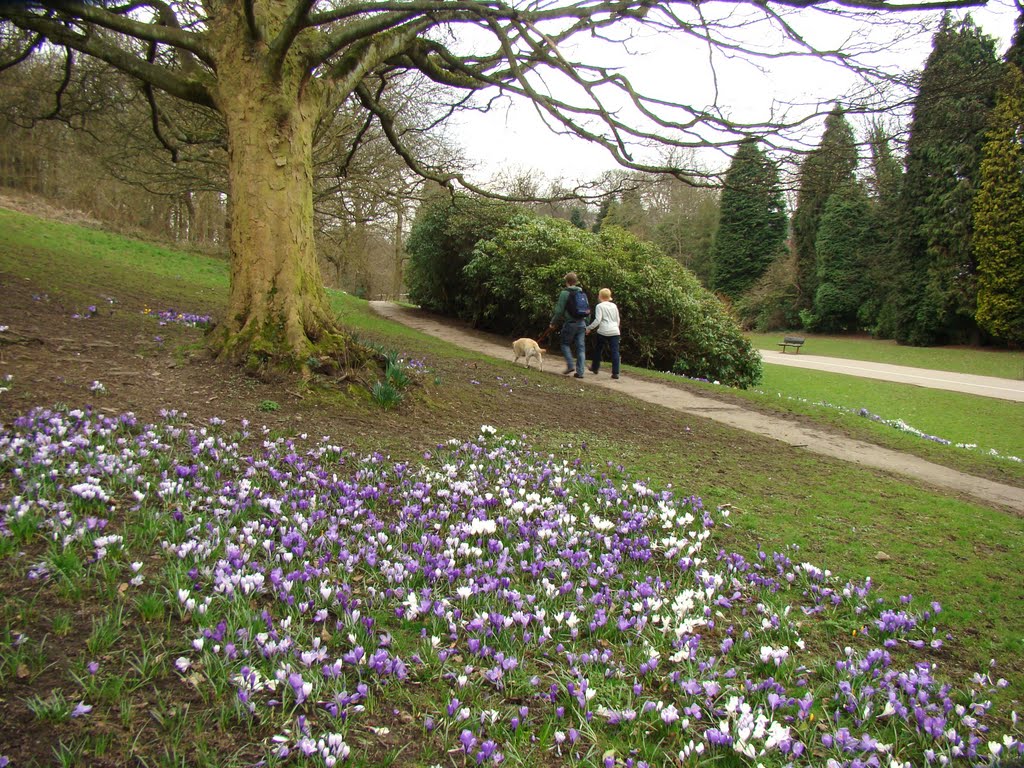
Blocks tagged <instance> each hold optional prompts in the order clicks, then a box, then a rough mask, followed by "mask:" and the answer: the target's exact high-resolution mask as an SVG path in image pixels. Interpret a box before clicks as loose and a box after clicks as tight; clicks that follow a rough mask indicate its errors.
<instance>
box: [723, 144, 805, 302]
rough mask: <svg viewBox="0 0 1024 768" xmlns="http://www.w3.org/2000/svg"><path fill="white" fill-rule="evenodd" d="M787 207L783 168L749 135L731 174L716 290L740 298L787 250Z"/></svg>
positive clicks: (727, 177)
mask: <svg viewBox="0 0 1024 768" xmlns="http://www.w3.org/2000/svg"><path fill="white" fill-rule="evenodd" d="M785 238H786V211H785V200H784V199H783V196H782V188H781V186H780V184H779V169H778V167H777V166H776V164H775V163H774V162H773V161H772V160H771V159H770V158H769V157H768V156H767V155H766V154H765V153H764V152H763V151H762V150H761V149H760V147H758V145H757V141H756V140H754V139H748V140H747V141H744V142H743V143H741V144H740V146H739V148H738V149H737V151H736V155H735V156H734V157H733V159H732V163H731V164H730V166H729V170H728V171H727V172H726V174H725V187H724V189H723V190H722V198H721V218H720V221H719V227H718V232H717V234H716V235H715V241H714V244H713V245H712V248H711V269H712V273H711V286H712V289H713V290H715V291H717V292H719V293H722V294H725V295H726V296H728V297H730V298H733V299H736V298H738V297H739V296H740V295H741V294H743V292H744V291H746V290H747V289H748V288H749V287H750V286H751V285H753V283H754V282H755V281H756V280H757V279H758V278H759V277H760V276H761V275H762V274H764V271H765V270H766V269H767V268H768V265H769V264H771V263H772V260H773V259H774V258H775V257H776V256H778V255H779V253H781V251H782V249H783V244H784V241H785Z"/></svg>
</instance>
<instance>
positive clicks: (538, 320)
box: [409, 208, 761, 387]
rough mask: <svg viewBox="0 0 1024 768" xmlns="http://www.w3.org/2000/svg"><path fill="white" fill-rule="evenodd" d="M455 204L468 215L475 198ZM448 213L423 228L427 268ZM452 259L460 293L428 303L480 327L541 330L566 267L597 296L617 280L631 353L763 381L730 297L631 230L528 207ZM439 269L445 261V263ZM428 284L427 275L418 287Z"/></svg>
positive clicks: (626, 351)
mask: <svg viewBox="0 0 1024 768" xmlns="http://www.w3.org/2000/svg"><path fill="white" fill-rule="evenodd" d="M449 210H452V212H453V217H454V218H459V219H460V220H461V221H462V223H463V224H465V221H464V220H462V219H461V217H462V216H463V215H464V213H465V211H466V209H465V208H463V209H461V210H457V209H454V208H450V209H449ZM443 218H444V213H443V211H439V210H434V211H432V212H429V213H425V214H424V215H422V216H421V217H420V219H419V220H418V221H417V224H416V227H415V228H414V233H413V237H412V238H411V239H410V245H409V248H410V256H411V258H412V259H413V261H415V262H417V263H419V264H420V265H421V267H419V269H421V270H422V271H423V272H427V271H428V270H424V269H423V268H422V265H423V264H425V263H426V262H430V261H432V260H434V259H443V256H442V255H441V252H442V250H443V246H441V245H440V244H438V243H436V242H433V241H432V240H431V235H432V233H433V232H447V231H450V227H445V226H439V225H438V220H439V219H443ZM420 222H429V223H430V224H429V226H430V231H425V230H420ZM491 223H493V219H489V220H488V223H487V224H485V225H481V226H477V227H474V226H472V225H471V226H469V227H468V228H467V229H466V231H467V232H468V231H481V230H482V229H484V228H486V227H487V226H490V224H491ZM417 230H419V231H417ZM428 243H431V244H430V245H429V246H428ZM449 263H450V264H451V267H449V269H450V270H451V272H450V273H449V274H448V275H447V276H448V278H449V283H448V286H449V287H448V290H449V291H450V292H451V293H450V294H448V295H446V296H445V297H443V300H442V297H426V300H424V298H417V300H418V301H419V303H420V304H421V305H422V306H424V307H428V308H432V309H437V310H439V311H446V310H443V309H441V307H442V306H447V307H451V308H453V309H450V310H447V313H448V314H452V315H454V316H457V317H460V318H462V319H465V320H469V321H471V322H473V323H474V325H475V326H477V327H479V328H483V329H486V330H489V331H493V332H496V333H501V334H505V335H508V336H531V337H533V338H537V337H538V336H540V334H541V333H542V332H543V331H544V329H545V328H546V327H547V324H548V320H549V319H550V317H551V312H552V309H553V306H554V303H555V300H556V299H557V297H558V292H559V290H560V289H561V288H562V285H563V276H564V275H565V273H566V272H576V274H577V275H578V276H579V278H580V282H581V285H582V286H583V289H584V290H585V291H586V292H587V294H588V296H589V297H590V301H591V305H592V306H596V304H597V294H598V291H599V290H600V289H601V288H610V289H611V291H612V294H613V299H614V301H615V303H616V304H617V305H618V307H619V311H620V314H621V315H622V358H623V360H624V361H625V362H628V363H633V364H636V365H640V366H643V367H646V368H654V369H658V370H672V371H675V372H677V373H681V374H683V375H686V376H691V377H694V378H706V379H709V380H714V381H720V382H722V383H724V384H729V385H732V386H740V387H746V386H749V385H751V384H756V383H757V382H758V381H760V378H761V359H760V356H759V355H758V353H757V352H756V351H755V350H754V349H753V348H752V347H751V346H750V343H749V342H748V341H747V340H746V339H745V338H744V337H743V335H742V334H741V333H740V330H739V327H738V326H737V324H736V323H735V321H734V320H733V318H732V317H731V316H730V315H729V314H728V312H726V310H725V308H724V307H723V306H722V304H721V302H720V301H718V299H717V298H715V297H714V296H713V295H712V294H711V293H709V292H708V291H707V290H706V289H704V288H703V287H701V285H700V283H699V282H698V281H697V279H696V277H694V275H693V274H692V273H691V272H689V271H688V270H686V269H685V268H683V267H682V266H680V265H679V263H678V262H676V261H675V260H674V259H671V258H669V257H667V256H665V255H664V254H662V253H661V252H660V251H659V250H658V248H657V247H656V246H654V245H653V244H651V243H647V242H643V241H640V240H638V239H637V238H636V237H634V236H633V235H630V234H629V233H627V232H625V231H624V230H621V229H617V228H614V227H611V228H606V229H604V230H602V231H601V233H600V234H592V233H590V232H586V231H584V230H580V229H578V228H576V227H574V226H573V225H572V224H571V223H570V222H568V221H563V220H560V219H551V218H546V217H537V216H533V215H530V214H520V215H517V216H515V217H513V218H511V219H509V220H508V222H507V224H506V225H505V226H502V227H499V228H496V229H494V230H493V231H492V233H490V234H488V235H487V236H485V237H482V238H480V240H479V241H478V242H477V243H476V247H475V248H474V249H473V251H472V254H471V257H470V258H469V259H468V261H466V260H465V254H464V253H462V254H459V255H458V256H457V257H456V258H455V259H453V260H451V261H450V262H449ZM456 267H459V269H457V268H456ZM430 272H432V273H434V274H441V273H444V269H443V267H442V266H441V264H440V263H439V264H437V265H436V266H435V267H433V268H432V270H430ZM438 282H440V281H438ZM456 283H458V287H457V288H455V287H453V286H455V284H456ZM426 285H427V283H426V281H420V282H419V283H418V286H420V288H418V290H422V289H423V288H424V287H425V286H426ZM453 310H454V311H453Z"/></svg>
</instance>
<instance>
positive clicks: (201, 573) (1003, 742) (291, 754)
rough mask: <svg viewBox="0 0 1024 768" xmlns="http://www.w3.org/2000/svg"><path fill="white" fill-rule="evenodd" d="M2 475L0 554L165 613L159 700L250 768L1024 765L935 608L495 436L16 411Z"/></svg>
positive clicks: (2, 447)
mask: <svg viewBox="0 0 1024 768" xmlns="http://www.w3.org/2000/svg"><path fill="white" fill-rule="evenodd" d="M0 470H2V473H3V475H5V476H6V477H7V478H8V480H7V481H6V482H5V483H4V484H3V485H0V556H3V557H4V558H5V559H6V558H10V557H11V556H12V555H13V554H14V553H15V551H21V550H25V549H26V548H30V551H32V552H36V553H37V555H35V556H34V557H33V562H31V563H30V564H27V565H26V567H25V573H24V577H25V578H26V579H35V580H36V581H37V582H38V584H39V589H42V590H45V589H47V588H48V587H49V582H51V581H53V580H55V579H57V578H58V577H59V571H60V568H61V562H60V558H62V557H63V558H66V557H67V553H68V552H69V551H70V552H77V553H78V555H79V558H80V560H81V562H83V563H85V564H86V565H85V571H84V576H83V578H85V579H88V578H90V576H95V577H97V578H99V577H100V576H101V575H102V576H103V577H104V578H114V579H115V580H119V579H123V581H124V583H125V585H126V593H125V599H126V600H128V599H130V598H131V593H132V590H142V589H150V590H151V589H153V588H155V587H159V588H161V589H163V590H164V593H165V594H166V599H167V601H168V602H169V603H171V604H172V605H173V610H174V611H175V612H176V613H177V615H178V616H179V618H180V619H181V624H180V625H177V624H176V625H175V626H183V627H185V628H186V632H185V635H184V636H182V637H180V638H177V642H176V647H177V648H178V649H179V652H178V653H176V654H172V655H173V656H174V658H168V659H167V660H166V662H165V663H166V665H168V667H169V668H173V673H172V674H173V676H174V679H175V680H176V681H177V682H176V684H178V685H181V686H189V687H194V688H197V689H199V690H201V691H204V692H205V693H206V694H208V695H209V696H210V697H212V698H213V699H215V700H219V701H221V702H222V704H223V705H224V706H228V707H231V708H232V709H233V710H234V713H235V716H236V717H237V718H240V719H241V720H243V721H244V720H245V719H250V720H251V721H252V722H253V723H257V724H258V725H259V727H258V728H254V729H253V730H252V731H251V732H252V733H258V734H261V735H260V736H259V738H260V740H261V748H262V750H263V754H264V755H265V763H266V764H267V765H310V766H331V765H338V764H344V763H350V764H366V758H365V756H364V755H362V754H361V753H360V750H359V749H358V748H354V747H353V744H354V743H356V740H354V739H353V738H352V734H353V733H355V732H358V733H361V734H366V733H380V734H385V733H387V732H388V729H389V725H388V724H389V723H390V724H393V723H395V722H396V721H397V722H405V723H411V724H412V725H410V726H408V727H411V728H414V729H415V730H416V732H417V733H418V734H419V736H420V738H419V742H418V744H417V745H416V749H417V750H419V751H418V753H416V756H415V757H412V758H409V759H410V760H412V761H413V762H415V763H417V764H425V765H429V764H439V765H440V764H444V765H498V764H502V763H504V764H509V765H548V764H566V765H577V764H578V765H595V766H642V765H651V766H654V765H658V766H667V765H675V766H679V765H681V766H697V765H724V766H761V765H763V766H785V765H792V766H829V767H830V768H831V767H833V766H850V767H851V768H852V767H854V766H887V767H889V766H907V767H910V766H913V767H914V768H917V767H918V766H926V765H965V766H966V765H989V764H995V763H996V762H997V761H1001V762H1002V764H1012V761H1015V760H1020V759H1021V758H1022V756H1024V744H1022V731H1021V725H1020V723H1019V722H1018V720H1017V718H1016V715H1015V714H1011V713H1009V712H993V711H992V705H991V704H990V696H991V694H992V693H993V692H994V691H995V690H996V689H997V688H998V687H999V686H1001V685H1005V681H1001V680H999V679H998V677H997V676H996V675H995V673H994V671H993V670H991V669H986V670H979V671H978V672H977V673H976V674H975V675H974V676H973V677H971V678H969V679H959V680H953V679H948V678H947V676H946V671H945V670H944V669H943V668H942V666H941V665H940V664H939V663H938V660H939V659H940V658H941V652H942V650H943V644H944V643H946V642H948V638H947V637H946V635H945V633H944V631H943V630H942V629H941V607H940V606H939V605H938V603H935V602H925V603H924V604H920V603H919V601H918V600H915V599H913V598H911V597H909V596H907V597H904V598H902V599H900V600H897V601H893V602H888V601H885V600H882V599H880V598H878V597H876V596H875V595H874V594H873V591H872V585H871V583H870V580H868V581H865V582H850V581H846V580H844V579H842V578H840V577H838V576H837V575H835V574H833V573H830V572H829V571H828V570H825V569H823V568H821V567H818V566H816V565H813V564H811V563H807V562H803V561H802V559H801V558H800V556H799V552H797V551H796V550H790V551H786V552H778V553H768V552H757V553H756V554H755V555H754V556H752V557H750V558H745V557H743V556H741V555H739V554H736V553H730V552H726V551H723V550H721V549H720V548H719V547H718V546H717V545H716V543H715V535H716V528H717V527H719V526H721V525H723V524H727V522H728V519H727V512H726V511H722V512H719V511H716V510H710V509H705V508H704V507H703V506H702V503H701V501H700V499H699V498H697V497H694V496H685V495H682V494H679V493H677V492H674V491H672V490H666V489H658V488H652V487H650V485H648V484H647V483H644V482H642V481H637V480H635V479H631V478H630V477H629V476H628V474H627V473H626V472H625V471H623V470H622V469H621V468H617V467H612V466H600V467H595V466H587V465H586V464H585V463H582V462H580V461H578V460H573V461H568V460H565V459H563V458H560V457H559V456H558V455H539V454H536V453H534V452H533V451H531V450H530V448H529V446H527V445H526V444H524V443H523V441H522V440H519V439H515V438H512V437H507V436H501V435H498V434H496V432H495V430H494V429H492V428H490V427H486V426H485V427H483V428H482V429H481V431H480V433H479V434H478V435H477V436H475V437H474V438H472V439H469V440H452V441H450V442H448V443H446V444H444V445H439V446H437V448H436V450H433V451H430V452H429V453H427V454H425V455H423V456H422V457H421V458H420V459H419V460H417V461H415V462H408V461H395V460H391V459H389V458H388V457H387V456H383V455H380V454H371V455H358V454H353V453H350V452H348V451H347V450H345V449H344V448H343V447H342V446H341V445H340V444H339V442H337V441H335V440H332V439H331V438H329V437H321V436H312V435H297V436H295V437H293V438H291V439H286V438H272V437H271V435H270V433H269V431H268V430H265V429H262V430H261V429H255V428H251V427H250V426H249V425H248V424H246V423H244V422H243V423H242V424H241V425H238V426H236V427H232V426H231V425H228V424H226V423H224V422H223V421H221V420H218V419H214V420H212V421H211V422H209V423H206V424H203V425H193V424H190V423H189V421H188V417H187V416H186V415H185V414H183V413H175V412H169V413H167V414H165V418H164V419H163V421H161V422H160V423H158V424H142V423H140V422H139V421H138V420H137V419H136V418H135V417H134V416H133V415H132V414H120V415H116V416H104V415H101V414H99V413H97V412H93V411H91V410H89V409H85V410H72V411H63V412H57V411H50V410H36V411H33V412H32V413H30V414H28V415H26V416H24V417H22V418H19V419H17V420H16V421H15V422H14V423H13V424H12V425H10V426H8V427H6V428H4V429H3V431H2V432H0ZM5 542H6V543H5ZM112 571H113V575H112V576H111V572H112ZM79 662H80V663H81V665H82V666H83V668H86V669H88V674H86V675H82V676H80V677H78V678H76V680H78V684H79V685H80V691H78V692H77V693H76V695H74V696H68V699H69V700H72V699H73V700H74V701H78V702H79V704H78V705H77V709H76V711H77V712H78V713H79V716H80V717H85V718H89V717H96V716H97V709H96V708H95V706H94V704H95V702H94V701H93V698H94V694H95V693H96V691H97V690H98V689H99V686H100V685H101V684H102V678H103V675H104V669H103V664H101V663H98V662H97V660H95V659H90V658H88V651H87V649H86V648H84V647H83V649H82V657H81V659H79ZM88 707H94V708H93V709H91V710H90V709H87V708H88ZM990 723H999V726H998V727H990V725H989V724H990ZM391 727H393V725H392V726H391ZM241 738H246V736H245V735H244V734H243V735H242V736H241ZM360 743H363V742H360ZM0 759H3V756H2V755H0ZM1008 761H1011V762H1008ZM409 764H412V763H409Z"/></svg>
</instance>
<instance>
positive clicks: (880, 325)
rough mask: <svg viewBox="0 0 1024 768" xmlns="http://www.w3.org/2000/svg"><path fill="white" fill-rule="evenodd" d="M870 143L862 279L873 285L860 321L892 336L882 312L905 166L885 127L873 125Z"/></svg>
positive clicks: (890, 282) (889, 276)
mask: <svg viewBox="0 0 1024 768" xmlns="http://www.w3.org/2000/svg"><path fill="white" fill-rule="evenodd" d="M868 144H869V146H870V147H871V170H870V174H869V176H868V178H867V188H868V194H869V197H870V203H871V227H872V230H873V247H871V248H870V249H869V250H867V251H866V253H865V264H864V272H863V274H862V275H861V280H862V281H863V282H864V283H865V284H866V285H867V286H869V287H870V290H869V291H868V293H867V295H866V296H865V299H864V301H863V302H862V304H861V307H860V311H859V312H858V316H857V319H858V324H859V325H860V327H862V328H867V329H870V330H871V332H872V333H873V334H875V335H876V336H882V337H884V338H889V337H891V336H892V323H891V321H890V320H889V319H888V318H887V317H886V316H885V315H884V314H883V313H882V308H883V306H884V305H885V299H886V296H887V294H888V290H889V287H890V286H891V285H892V282H893V281H892V264H893V259H892V251H893V241H892V238H891V237H890V236H889V235H890V234H891V233H892V232H893V231H895V229H896V221H897V217H898V215H899V210H898V207H897V206H898V203H899V194H900V186H901V185H902V183H903V166H902V164H901V163H900V161H899V159H897V158H896V157H895V156H894V155H893V153H892V148H891V147H890V145H889V135H888V132H887V131H886V130H885V128H884V127H883V126H882V125H880V124H876V125H874V126H872V128H871V133H870V137H869V139H868Z"/></svg>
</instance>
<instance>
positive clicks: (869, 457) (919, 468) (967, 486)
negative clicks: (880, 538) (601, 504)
mask: <svg viewBox="0 0 1024 768" xmlns="http://www.w3.org/2000/svg"><path fill="white" fill-rule="evenodd" d="M370 306H371V307H373V309H374V310H375V311H376V312H378V313H379V314H381V315H383V316H384V317H387V318H389V319H391V320H395V321H397V322H399V323H402V324H404V325H407V326H409V327H411V328H415V329H417V330H420V331H423V332H424V333H427V334H430V335H431V336H435V337H437V338H439V339H443V340H445V341H448V342H450V343H452V344H455V345H457V346H460V347H464V348H466V349H472V350H474V351H476V352H482V353H483V354H486V355H490V356H492V357H498V358H504V359H508V360H509V361H511V360H512V349H511V344H510V343H509V342H508V341H506V340H505V339H502V338H501V337H498V336H488V335H487V334H483V333H479V332H469V331H464V330H462V329H460V328H458V327H455V326H454V325H452V324H449V323H446V322H444V321H443V320H442V319H439V318H437V317H434V316H432V315H429V314H427V313H424V312H420V311H418V310H413V309H406V308H404V307H399V306H398V305H395V304H392V303H389V302H383V301H371V302H370ZM552 357H554V358H555V359H554V360H552V359H551V358H552ZM562 367H563V361H562V359H561V356H560V355H557V354H556V355H548V359H547V360H546V365H545V370H547V371H548V372H550V373H551V375H553V376H554V375H561V374H560V371H561V370H562ZM579 383H580V384H581V385H583V386H589V387H606V388H608V389H616V390H619V391H621V392H623V393H625V394H628V395H630V396H632V397H635V398H637V399H639V400H644V401H646V402H649V403H654V404H655V405H660V406H662V407H665V408H671V409H673V410H676V411H682V412H685V413H689V414H693V415H694V416H702V417H704V418H707V419H713V420H715V421H718V422H722V423H723V424H728V425H729V426H731V427H735V428H736V429H742V430H746V431H748V432H754V433H756V434H759V435H763V436H765V437H770V438H772V439H774V440H779V441H781V442H784V443H789V444H790V445H793V446H796V447H800V448H806V449H807V450H808V451H811V452H812V453H818V454H821V455H824V456H831V457H833V458H837V459H841V460H843V461H849V462H852V463H854V464H859V465H861V466H864V467H870V468H872V469H876V470H881V471H883V472H889V473H892V474H897V475H903V476H904V477H909V478H913V479H915V480H919V481H921V482H923V483H926V484H928V485H931V486H935V487H938V488H948V489H952V490H954V491H956V492H958V493H961V494H964V495H967V496H970V497H972V498H974V499H977V500H978V501H981V502H984V503H987V504H992V505H995V506H999V507H1006V508H1008V509H1012V510H1014V511H1015V512H1024V489H1022V488H1015V487H1013V486H1009V485H1003V484H1001V483H996V482H993V481H991V480H986V479H984V478H980V477H974V476H973V475H967V474H964V473H962V472H957V471H956V470H953V469H949V468H948V467H943V466H940V465H938V464H933V463H931V462H929V461H925V460H924V459H919V458H917V457H915V456H909V455H907V454H904V453H900V452H899V451H893V450H889V449H888V448H881V447H879V446H877V445H872V444H871V443H866V442H863V441H860V440H853V439H850V438H845V437H842V436H839V435H835V434H832V433H828V432H825V431H823V430H818V429H815V428H813V427H807V426H804V425H802V424H797V423H794V422H792V421H787V420H785V419H781V418H777V417H774V416H769V415H766V414H763V413H757V412H755V411H750V410H747V409H744V408H741V407H739V406H737V405H733V404H731V403H726V402H722V401H720V400H715V399H713V398H710V397H702V396H700V395H696V394H693V393H692V392H687V391H685V390H681V389H676V388H675V387H669V386H665V385H663V384H658V383H656V382H651V381H646V380H643V379H637V378H633V377H630V376H625V377H624V378H622V379H619V380H617V381H614V380H612V379H611V378H610V377H609V376H608V375H607V374H606V373H602V374H600V375H599V376H590V375H588V376H587V378H585V379H582V380H581V381H580V382H579Z"/></svg>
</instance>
